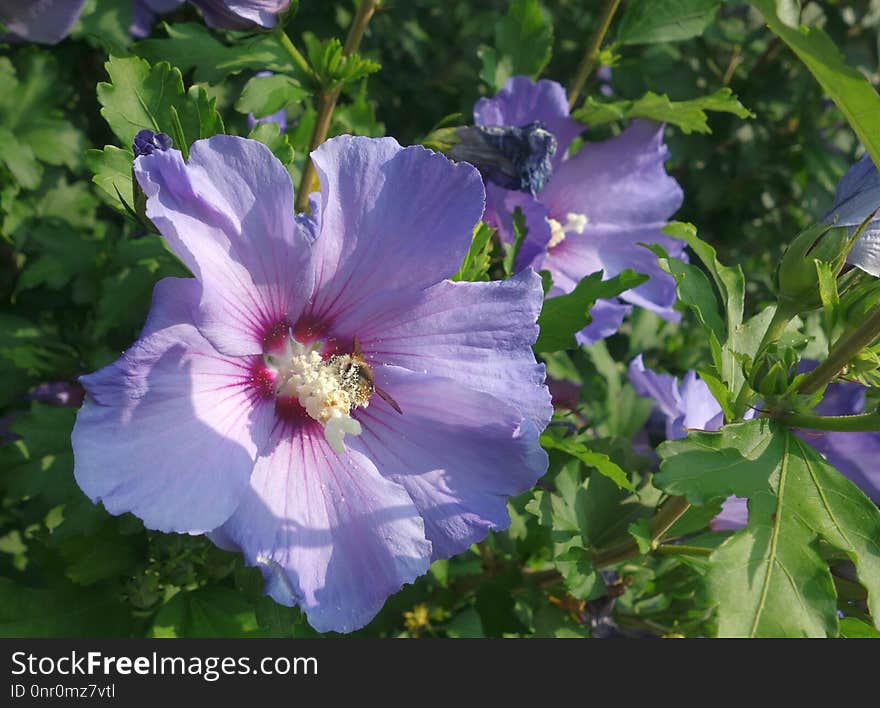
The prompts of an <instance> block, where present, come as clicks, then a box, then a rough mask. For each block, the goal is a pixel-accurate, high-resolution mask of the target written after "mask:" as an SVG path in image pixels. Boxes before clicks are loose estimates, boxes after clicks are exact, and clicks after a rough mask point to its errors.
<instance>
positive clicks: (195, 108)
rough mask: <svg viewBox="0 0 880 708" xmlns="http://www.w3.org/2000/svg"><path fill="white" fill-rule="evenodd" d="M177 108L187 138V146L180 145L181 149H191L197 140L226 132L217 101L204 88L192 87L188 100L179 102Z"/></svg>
mask: <svg viewBox="0 0 880 708" xmlns="http://www.w3.org/2000/svg"><path fill="white" fill-rule="evenodd" d="M175 107H176V108H177V111H178V116H179V118H180V125H181V127H182V128H183V134H184V136H185V138H186V145H185V146H181V145H179V144H178V147H179V148H181V147H189V146H190V145H192V144H193V143H194V142H195V141H196V140H201V139H203V138H210V137H211V136H212V135H218V134H222V133H224V132H225V127H224V125H223V118H221V117H220V113H219V112H218V111H217V99H216V98H211V97H209V96H208V92H207V91H206V90H205V87H204V86H190V89H189V91H187V93H186V98H183V99H182V100H180V101H178V102H177V103H176V105H175ZM184 154H186V151H184Z"/></svg>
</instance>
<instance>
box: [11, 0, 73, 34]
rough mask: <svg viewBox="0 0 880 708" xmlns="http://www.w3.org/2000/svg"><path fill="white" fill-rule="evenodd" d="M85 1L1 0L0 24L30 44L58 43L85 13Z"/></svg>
mask: <svg viewBox="0 0 880 708" xmlns="http://www.w3.org/2000/svg"><path fill="white" fill-rule="evenodd" d="M84 4H85V0H0V24H3V25H5V26H6V29H8V30H9V31H10V32H11V33H12V34H13V35H14V36H16V37H19V38H20V39H24V40H26V41H28V42H38V43H40V44H57V43H58V42H60V41H61V40H62V39H64V38H65V37H66V36H67V35H68V33H69V32H70V30H71V28H72V27H73V25H74V23H76V21H77V19H78V18H79V13H80V12H82V8H83V5H84Z"/></svg>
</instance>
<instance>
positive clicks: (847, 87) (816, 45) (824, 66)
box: [752, 0, 880, 165]
mask: <svg viewBox="0 0 880 708" xmlns="http://www.w3.org/2000/svg"><path fill="white" fill-rule="evenodd" d="M752 5H754V6H755V7H757V8H758V10H760V11H761V14H763V15H764V19H765V20H766V21H767V26H768V27H770V29H771V30H772V31H773V32H774V33H776V35H778V36H779V38H780V39H782V40H783V41H784V42H785V43H786V44H787V45H788V46H789V47H790V48H791V49H792V51H794V53H795V54H797V56H798V58H799V59H800V60H801V61H802V62H803V63H804V64H805V65H806V67H807V69H809V70H810V73H812V74H813V76H814V77H815V79H816V81H818V82H819V85H820V86H821V87H822V89H823V90H824V91H825V93H827V94H828V96H829V97H830V98H831V100H833V101H834V103H836V104H837V107H838V108H839V109H840V110H841V112H842V113H843V115H844V116H846V119H847V121H848V122H849V124H850V127H851V128H852V129H853V130H854V131H855V133H856V135H858V136H859V139H860V140H861V141H862V144H863V145H864V146H865V149H866V150H867V151H868V153H869V154H870V155H871V157H872V158H873V160H874V164H875V165H877V164H880V96H878V95H877V91H876V90H875V89H874V87H873V86H872V85H871V83H870V82H869V81H868V79H867V78H865V76H864V75H863V74H862V73H861V72H859V71H857V70H856V69H853V68H852V67H850V66H848V65H847V64H846V61H845V57H844V55H843V53H842V52H841V51H840V50H839V49H838V48H837V46H836V45H835V44H834V41H833V40H832V39H831V37H829V36H828V34H827V33H826V32H825V31H824V30H823V29H821V28H819V27H804V26H801V27H797V28H793V27H790V26H788V25H787V24H786V23H784V22H783V21H782V19H781V18H780V17H779V15H778V11H777V3H776V2H774V0H753V2H752Z"/></svg>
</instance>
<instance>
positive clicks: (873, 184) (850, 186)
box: [823, 155, 880, 277]
mask: <svg viewBox="0 0 880 708" xmlns="http://www.w3.org/2000/svg"><path fill="white" fill-rule="evenodd" d="M877 207H880V173H878V172H877V167H876V166H875V165H874V163H873V162H872V161H871V156H870V155H865V156H864V157H862V159H861V160H859V161H858V162H857V163H856V164H855V165H853V166H852V167H851V168H850V169H849V171H848V172H847V173H846V174H845V175H844V176H843V178H842V179H841V180H840V182H839V183H838V185H837V192H836V194H835V195H834V205H833V206H832V207H831V209H830V210H829V212H828V213H827V214H826V215H825V218H824V219H823V221H825V222H826V223H836V224H838V225H840V226H849V227H851V228H852V229H853V230H854V229H855V228H856V227H858V226H859V225H860V224H861V223H862V222H863V221H864V220H865V219H867V218H868V217H869V216H871V214H872V213H873V212H874V210H876V209H877ZM847 263H850V264H852V265H854V266H856V267H858V268H861V269H862V270H863V271H865V272H866V273H870V274H871V275H873V276H875V277H880V218H875V219H874V220H873V221H871V222H870V223H869V224H868V225H867V226H866V227H865V230H864V231H862V233H861V235H860V236H859V238H858V240H856V242H855V245H854V246H853V248H852V250H851V251H850V252H849V256H848V258H847Z"/></svg>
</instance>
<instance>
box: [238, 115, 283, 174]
mask: <svg viewBox="0 0 880 708" xmlns="http://www.w3.org/2000/svg"><path fill="white" fill-rule="evenodd" d="M248 137H249V138H250V139H252V140H259V141H260V142H261V143H263V145H265V146H266V147H268V148H269V149H270V150H271V151H272V154H273V155H275V157H277V158H278V159H279V160H280V161H281V162H282V164H283V165H284V166H285V167H287V168H288V169H289V168H290V167H291V166H292V165H293V156H294V153H293V147H292V146H291V145H290V142H289V140H288V137H287V134H286V133H282V132H281V128H279V127H278V124H277V123H273V122H268V123H257V124H256V125H255V126H254V129H253V130H252V131H251V132H250V134H249V135H248Z"/></svg>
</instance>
